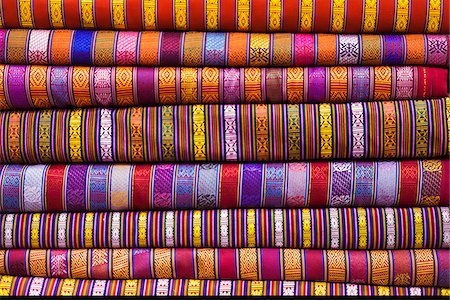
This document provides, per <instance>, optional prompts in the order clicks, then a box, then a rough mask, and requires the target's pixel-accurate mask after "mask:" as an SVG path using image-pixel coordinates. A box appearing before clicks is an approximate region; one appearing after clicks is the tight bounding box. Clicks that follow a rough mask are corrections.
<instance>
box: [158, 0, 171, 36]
mask: <svg viewBox="0 0 450 300" xmlns="http://www.w3.org/2000/svg"><path fill="white" fill-rule="evenodd" d="M156 3H157V7H156V20H157V21H156V22H157V26H158V30H171V29H172V30H173V0H165V1H157V2H156Z"/></svg>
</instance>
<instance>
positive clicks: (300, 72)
mask: <svg viewBox="0 0 450 300" xmlns="http://www.w3.org/2000/svg"><path fill="white" fill-rule="evenodd" d="M447 79H448V70H447V69H443V68H430V67H411V66H404V67H313V68H276V69H274V68H223V69H222V68H220V69H219V68H175V67H166V68H146V67H79V66H78V67H77V66H75V67H65V66H50V67H47V66H36V65H34V66H29V65H28V66H23V65H0V109H31V108H50V107H68V106H75V107H88V106H105V107H112V106H130V105H133V106H135V105H142V106H147V105H175V104H200V103H227V104H235V103H237V104H239V103H307V102H309V103H319V102H355V101H386V100H399V99H400V100H402V99H403V100H405V99H427V98H440V97H445V96H446V95H447Z"/></svg>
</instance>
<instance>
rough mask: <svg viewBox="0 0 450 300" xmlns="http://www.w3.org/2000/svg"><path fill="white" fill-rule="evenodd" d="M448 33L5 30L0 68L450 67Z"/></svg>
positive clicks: (1, 33) (1, 32)
mask: <svg viewBox="0 0 450 300" xmlns="http://www.w3.org/2000/svg"><path fill="white" fill-rule="evenodd" d="M448 43H449V36H448V35H334V34H290V33H274V34H250V33H239V32H152V31H147V32H130V31H122V32H118V31H84V30H75V31H74V30H55V31H52V30H0V63H4V64H50V65H96V66H111V65H129V66H130V65H131V66H133V65H146V66H163V67H168V66H176V67H180V66H191V67H199V66H211V67H217V66H227V67H244V66H255V67H268V66H285V67H289V66H311V65H436V66H448V62H449V52H448V49H449V46H448Z"/></svg>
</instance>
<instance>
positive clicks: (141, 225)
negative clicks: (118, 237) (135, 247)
mask: <svg viewBox="0 0 450 300" xmlns="http://www.w3.org/2000/svg"><path fill="white" fill-rule="evenodd" d="M147 218H148V213H147V212H143V211H142V212H140V213H139V220H138V244H139V247H146V246H148V245H147Z"/></svg>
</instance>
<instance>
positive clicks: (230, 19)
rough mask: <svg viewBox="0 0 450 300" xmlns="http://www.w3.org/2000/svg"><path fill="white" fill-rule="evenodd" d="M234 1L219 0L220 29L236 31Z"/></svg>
mask: <svg viewBox="0 0 450 300" xmlns="http://www.w3.org/2000/svg"><path fill="white" fill-rule="evenodd" d="M236 11H237V9H236V1H235V0H221V1H220V18H219V20H220V26H219V28H220V30H221V31H236V29H237V28H236V23H237V22H236Z"/></svg>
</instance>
